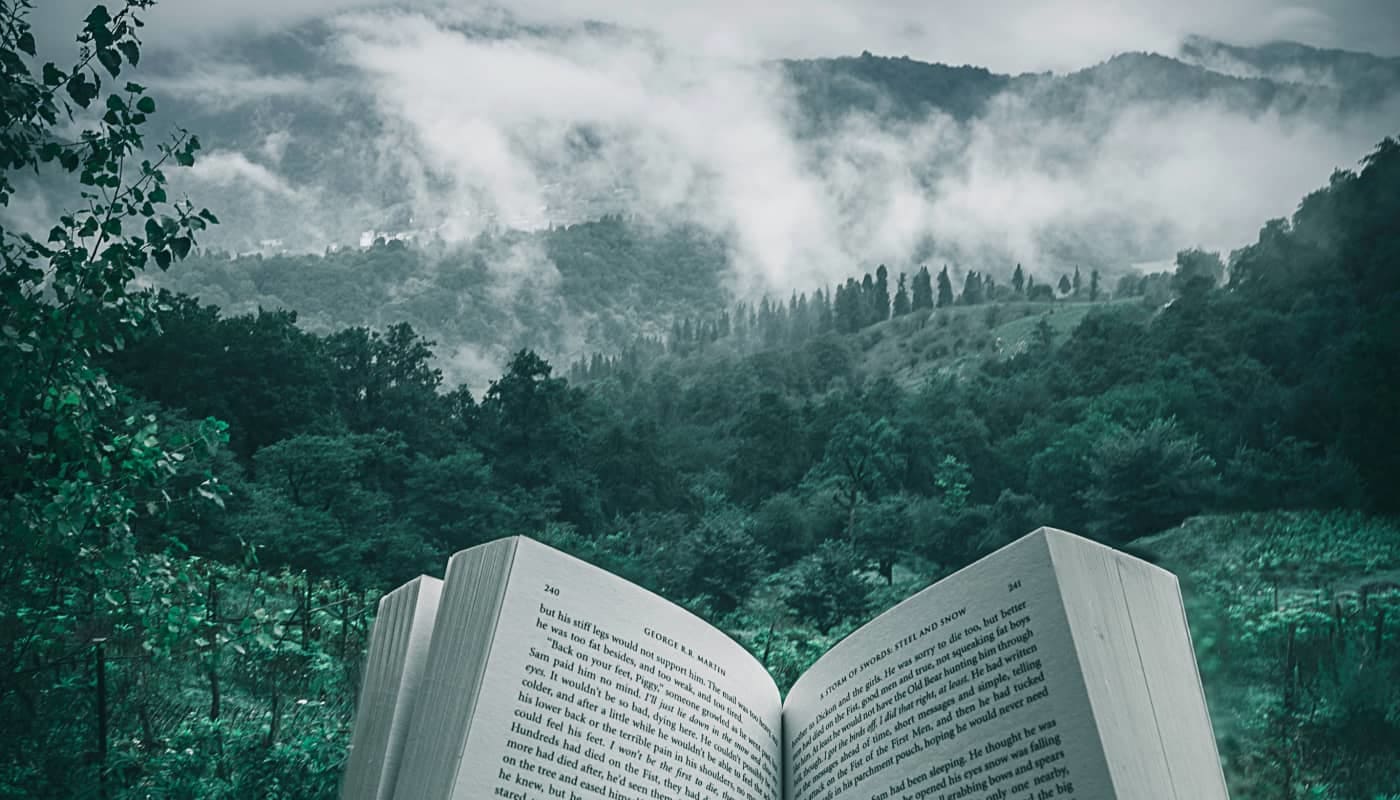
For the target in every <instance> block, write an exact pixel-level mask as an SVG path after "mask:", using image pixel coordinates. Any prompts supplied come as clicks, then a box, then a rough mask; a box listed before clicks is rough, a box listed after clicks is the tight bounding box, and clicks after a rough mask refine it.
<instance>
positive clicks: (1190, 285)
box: [1172, 249, 1225, 295]
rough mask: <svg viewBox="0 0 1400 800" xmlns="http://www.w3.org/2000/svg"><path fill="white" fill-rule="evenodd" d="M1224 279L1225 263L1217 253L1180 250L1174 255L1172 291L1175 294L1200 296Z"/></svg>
mask: <svg viewBox="0 0 1400 800" xmlns="http://www.w3.org/2000/svg"><path fill="white" fill-rule="evenodd" d="M1224 277H1225V263H1224V262H1223V261H1221V260H1220V254H1219V253H1209V252H1206V251H1204V250H1199V249H1195V250H1182V251H1181V252H1179V253H1177V254H1176V272H1175V273H1174V274H1173V275H1172V289H1173V290H1175V291H1176V293H1177V294H1183V295H1184V294H1200V293H1202V292H1206V291H1209V290H1210V289H1213V288H1215V287H1216V286H1217V285H1219V283H1220V281H1221V280H1222V279H1223V278H1224Z"/></svg>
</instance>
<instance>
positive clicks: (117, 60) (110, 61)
mask: <svg viewBox="0 0 1400 800" xmlns="http://www.w3.org/2000/svg"><path fill="white" fill-rule="evenodd" d="M97 60H98V61H100V62H102V66H104V67H106V68H107V71H108V72H110V73H112V77H113V78H115V77H117V75H119V74H121V71H122V57H121V54H120V53H118V52H117V51H116V50H113V49H111V48H107V49H105V50H98V51H97Z"/></svg>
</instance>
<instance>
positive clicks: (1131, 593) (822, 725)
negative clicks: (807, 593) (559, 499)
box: [342, 528, 1227, 800]
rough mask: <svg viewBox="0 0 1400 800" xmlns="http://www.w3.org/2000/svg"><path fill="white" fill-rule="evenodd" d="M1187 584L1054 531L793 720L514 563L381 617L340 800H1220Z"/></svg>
mask: <svg viewBox="0 0 1400 800" xmlns="http://www.w3.org/2000/svg"><path fill="white" fill-rule="evenodd" d="M1226 796H1227V795H1226V789H1225V780H1224V775H1223V773H1222V771H1221V768H1220V761H1219V758H1218V755H1217V752H1216V748H1215V739H1214V735H1213V733H1212V731H1211V725H1210V719H1209V717H1208V715H1207V712H1206V704H1205V697H1204V695H1203V694H1202V691H1201V683H1200V678H1199V676H1198V674H1197V671H1196V662H1195V658H1194V656H1193V655H1192V650H1191V639H1190V634H1189V632H1188V630H1187V626H1186V618H1185V614H1184V612H1183V609H1182V604H1181V595H1180V593H1179V592H1178V589H1177V583H1176V579H1175V577H1173V576H1172V575H1171V573H1169V572H1165V571H1163V570H1161V569H1158V568H1157V567H1154V566H1152V565H1150V564H1147V563H1146V562H1143V561H1140V560H1138V559H1135V558H1132V557H1129V556H1126V555H1124V554H1122V553H1119V552H1117V551H1115V550H1113V549H1111V548H1108V547H1104V546H1103V545H1099V544H1096V543H1094V542H1091V541H1089V540H1087V539H1082V538H1080V537H1077V536H1074V535H1073V534H1069V533H1065V532H1063V531H1058V530H1053V529H1050V528H1041V529H1039V530H1037V531H1035V532H1033V533H1031V534H1029V535H1027V536H1025V537H1023V538H1021V539H1019V540H1018V541H1016V542H1014V543H1012V544H1010V545H1007V546H1006V547H1004V548H1002V549H1001V550H998V551H997V552H995V553H993V554H991V555H989V556H987V557H986V558H983V559H981V560H980V561H978V562H976V563H975V564H972V565H971V566H969V567H966V568H965V569H963V570H961V571H959V572H957V573H956V574H954V575H952V576H949V577H948V578H945V579H944V580H942V581H939V582H938V583H937V584H935V585H933V586H931V587H929V588H927V589H925V590H924V591H922V592H919V593H918V594H916V595H914V596H913V597H911V598H909V599H908V600H906V601H904V602H903V603H900V604H899V605H898V606H896V607H894V608H892V609H890V610H889V611H887V612H885V613H884V614H882V615H881V616H879V617H878V618H876V619H875V620H873V621H871V622H870V623H869V624H867V625H865V626H864V627H862V628H860V629H859V630H857V631H856V632H855V633H853V634H851V635H850V636H849V637H847V638H846V639H845V640H843V641H842V642H841V643H840V644H838V645H837V646H835V647H833V648H832V649H831V651H830V652H828V653H827V654H826V655H825V656H823V657H822V658H821V660H819V661H818V662H817V663H816V664H815V665H813V666H812V668H811V669H810V670H808V671H807V672H806V674H804V675H803V676H802V677H801V678H800V679H799V680H798V681H797V683H796V684H795V685H794V686H793V687H792V690H791V691H790V692H789V693H788V696H787V699H786V702H784V701H783V700H782V698H780V696H779V692H778V689H777V687H776V686H775V685H774V683H773V681H772V679H771V678H770V677H769V675H768V673H767V672H766V671H765V670H764V668H763V665H762V664H760V663H759V662H758V661H757V660H756V659H754V657H753V656H751V655H750V654H749V653H748V652H747V651H745V650H744V649H743V648H742V647H740V646H739V645H738V644H736V643H735V642H734V641H733V640H731V639H730V638H729V637H727V636H726V635H725V634H723V633H722V632H720V631H719V630H717V629H715V628H713V627H711V626H710V625H708V624H707V623H705V622H704V621H702V620H701V619H699V618H698V617H696V616H694V615H692V614H690V613H689V612H687V611H685V610H684V609H682V608H680V607H678V606H676V605H674V604H672V603H670V602H668V601H666V600H663V599H662V598H660V597H658V596H656V595H655V594H652V593H651V592H648V591H646V590H644V589H641V588H639V587H637V586H635V585H633V584H631V583H628V582H627V581H625V580H623V579H621V578H618V577H617V576H615V575H612V574H609V573H608V572H606V571H604V570H601V569H598V568H597V567H593V566H590V565H588V564H586V563H584V562H582V561H579V560H577V559H574V558H572V557H570V556H567V555H565V554H563V553H560V552H558V551H557V550H553V549H551V548H549V547H546V546H544V545H542V544H540V543H538V542H535V541H534V540H532V539H528V538H525V537H515V538H510V539H502V540H500V541H496V542H492V543H490V544H485V545H481V546H479V547H474V548H472V549H470V550H464V551H462V552H460V553H458V554H456V555H455V556H453V557H452V560H451V561H450V562H449V564H448V567H447V575H446V577H445V579H444V580H443V581H442V582H441V583H440V584H439V582H438V581H436V580H434V579H432V578H426V577H425V578H419V579H417V580H415V581H413V582H411V583H409V584H406V585H405V586H403V587H401V588H400V589H398V590H395V591H394V592H392V593H390V594H389V595H387V596H385V598H384V599H383V601H381V603H380V608H379V616H378V618H377V619H376V621H375V624H374V631H373V634H372V638H371V644H370V653H369V660H368V667H367V669H366V673H365V680H364V684H363V690H362V692H361V696H360V705H359V709H358V713H357V718H356V722H355V732H354V738H353V743H352V748H351V752H350V756H349V762H348V764H347V769H346V777H345V784H344V789H343V792H342V797H343V798H344V800H369V799H370V798H376V799H380V798H395V800H448V799H449V798H451V800H469V799H470V800H475V798H506V799H507V800H548V799H549V798H561V799H562V800H689V799H692V798H693V799H694V800H964V799H971V800H1049V798H1082V799H1083V800H1110V799H1112V798H1121V799H1122V800H1128V799H1131V800H1145V799H1147V798H1173V799H1174V800H1215V798H1225V797H1226Z"/></svg>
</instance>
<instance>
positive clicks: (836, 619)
mask: <svg viewBox="0 0 1400 800" xmlns="http://www.w3.org/2000/svg"><path fill="white" fill-rule="evenodd" d="M864 568H865V564H864V560H863V559H862V558H861V556H860V554H859V552H858V551H857V550H856V548H855V547H854V546H852V545H851V544H850V543H849V542H844V541H832V540H830V539H828V540H826V541H824V542H822V543H821V545H820V546H819V547H817V549H816V551H815V552H813V553H812V554H811V555H808V556H806V557H805V558H803V559H802V560H801V561H799V562H798V563H797V565H796V566H795V567H794V568H793V570H792V571H791V573H790V578H789V581H788V585H787V586H786V587H785V588H784V590H783V602H784V603H785V604H786V605H787V606H788V608H790V609H791V610H792V612H793V613H794V614H796V615H798V616H799V617H800V618H802V619H807V620H811V622H812V625H814V626H815V627H816V629H817V630H819V631H821V632H822V633H826V632H828V631H830V630H831V629H832V627H834V626H835V625H837V624H838V623H840V622H842V621H844V620H848V619H851V618H852V617H859V616H861V615H862V614H864V612H865V610H866V608H867V603H868V602H869V592H870V587H869V585H868V584H867V582H866V581H865V579H864V578H863V577H862V574H863V571H864Z"/></svg>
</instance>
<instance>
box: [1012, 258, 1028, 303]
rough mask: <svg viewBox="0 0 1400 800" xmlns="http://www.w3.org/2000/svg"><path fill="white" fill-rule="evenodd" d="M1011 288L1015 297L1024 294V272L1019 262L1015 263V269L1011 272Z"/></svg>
mask: <svg viewBox="0 0 1400 800" xmlns="http://www.w3.org/2000/svg"><path fill="white" fill-rule="evenodd" d="M1011 290H1012V291H1014V292H1015V293H1016V296H1017V297H1021V296H1023V295H1024V294H1025V290H1026V274H1025V273H1024V272H1022V271H1021V265H1020V264H1017V265H1016V271H1015V272H1013V273H1011Z"/></svg>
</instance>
